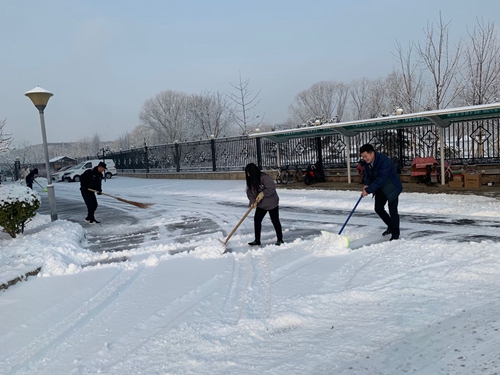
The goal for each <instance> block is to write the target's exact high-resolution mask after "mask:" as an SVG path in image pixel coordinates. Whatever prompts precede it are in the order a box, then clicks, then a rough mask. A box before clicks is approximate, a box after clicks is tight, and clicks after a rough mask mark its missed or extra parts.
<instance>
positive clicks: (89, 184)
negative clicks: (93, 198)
mask: <svg viewBox="0 0 500 375" xmlns="http://www.w3.org/2000/svg"><path fill="white" fill-rule="evenodd" d="M97 168H98V167H94V168H93V169H87V170H86V171H85V172H83V174H82V175H81V176H80V190H81V191H85V192H89V193H93V192H91V191H89V190H88V189H93V190H97V191H101V190H102V187H101V180H102V173H100V172H99V171H98V170H97Z"/></svg>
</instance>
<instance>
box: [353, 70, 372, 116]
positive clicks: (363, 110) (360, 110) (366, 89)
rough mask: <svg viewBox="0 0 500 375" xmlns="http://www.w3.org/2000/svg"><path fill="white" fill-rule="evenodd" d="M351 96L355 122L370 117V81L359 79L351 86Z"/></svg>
mask: <svg viewBox="0 0 500 375" xmlns="http://www.w3.org/2000/svg"><path fill="white" fill-rule="evenodd" d="M349 92H350V94H351V95H350V96H351V107H352V115H353V116H352V117H353V119H354V120H362V119H366V118H368V117H369V115H368V108H367V107H368V99H369V96H370V80H369V79H368V78H366V77H363V78H361V79H357V80H354V81H352V82H351V84H350V90H349Z"/></svg>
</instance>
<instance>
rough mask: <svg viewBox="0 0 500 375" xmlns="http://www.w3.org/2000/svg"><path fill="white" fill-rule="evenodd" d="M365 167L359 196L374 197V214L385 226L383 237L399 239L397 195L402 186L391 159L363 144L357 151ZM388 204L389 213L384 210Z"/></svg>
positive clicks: (369, 145)
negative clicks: (370, 195)
mask: <svg viewBox="0 0 500 375" xmlns="http://www.w3.org/2000/svg"><path fill="white" fill-rule="evenodd" d="M359 152H360V153H361V157H362V158H363V161H364V167H365V181H364V182H365V185H364V186H363V192H362V193H361V195H363V197H366V196H367V195H368V194H373V195H374V196H375V212H376V213H377V214H378V216H380V218H381V219H382V220H383V221H384V223H385V224H386V225H387V230H386V231H385V232H384V233H382V235H383V236H386V235H388V234H390V235H391V241H392V240H397V239H399V214H398V201H399V194H401V192H402V191H403V185H402V184H401V181H400V179H399V176H398V174H397V172H396V169H395V168H394V164H393V163H392V161H391V159H389V158H388V157H387V156H386V155H384V154H381V153H378V152H375V149H374V148H373V146H372V145H371V144H365V145H363V146H361V148H360V149H359ZM387 202H389V204H388V205H389V213H387V211H386V210H385V204H386V203H387Z"/></svg>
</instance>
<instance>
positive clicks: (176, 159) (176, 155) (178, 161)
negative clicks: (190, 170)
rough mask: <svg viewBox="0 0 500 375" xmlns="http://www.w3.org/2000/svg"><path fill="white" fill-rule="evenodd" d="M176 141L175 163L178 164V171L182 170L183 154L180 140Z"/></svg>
mask: <svg viewBox="0 0 500 375" xmlns="http://www.w3.org/2000/svg"><path fill="white" fill-rule="evenodd" d="M174 143H175V164H176V170H177V172H180V171H181V155H180V152H179V142H178V141H177V140H175V141H174Z"/></svg>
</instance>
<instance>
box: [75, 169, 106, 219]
mask: <svg viewBox="0 0 500 375" xmlns="http://www.w3.org/2000/svg"><path fill="white" fill-rule="evenodd" d="M105 169H106V164H105V163H104V162H102V161H101V162H100V163H99V164H98V165H97V167H94V168H93V169H87V170H86V171H85V172H83V174H82V175H81V176H80V191H81V193H82V197H83V200H84V202H85V205H86V206H87V217H86V218H85V221H88V222H89V223H90V224H99V223H100V221H97V220H96V218H95V216H94V214H95V211H96V210H97V206H98V204H97V198H96V196H95V194H96V192H97V194H98V195H101V194H102V187H101V181H102V179H103V175H102V173H103V172H104V170H105Z"/></svg>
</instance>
